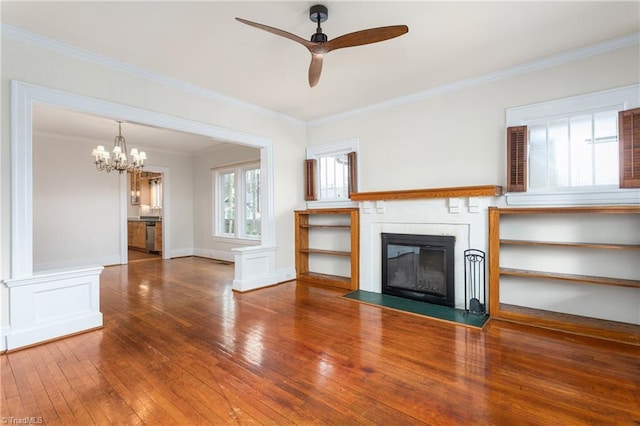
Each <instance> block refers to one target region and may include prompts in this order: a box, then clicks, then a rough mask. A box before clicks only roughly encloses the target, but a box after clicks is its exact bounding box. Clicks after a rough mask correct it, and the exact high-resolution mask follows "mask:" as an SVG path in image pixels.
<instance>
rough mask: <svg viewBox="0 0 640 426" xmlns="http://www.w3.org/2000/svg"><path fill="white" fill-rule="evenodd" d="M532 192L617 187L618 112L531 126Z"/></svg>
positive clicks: (530, 174) (547, 121)
mask: <svg viewBox="0 0 640 426" xmlns="http://www.w3.org/2000/svg"><path fill="white" fill-rule="evenodd" d="M528 132H529V134H528V139H529V189H531V190H541V189H542V190H553V189H556V188H567V187H586V186H598V185H617V183H618V111H615V110H613V111H601V112H596V113H590V114H579V115H574V116H568V117H566V116H565V117H558V118H554V119H551V120H545V121H543V122H541V123H535V124H530V125H529V126H528Z"/></svg>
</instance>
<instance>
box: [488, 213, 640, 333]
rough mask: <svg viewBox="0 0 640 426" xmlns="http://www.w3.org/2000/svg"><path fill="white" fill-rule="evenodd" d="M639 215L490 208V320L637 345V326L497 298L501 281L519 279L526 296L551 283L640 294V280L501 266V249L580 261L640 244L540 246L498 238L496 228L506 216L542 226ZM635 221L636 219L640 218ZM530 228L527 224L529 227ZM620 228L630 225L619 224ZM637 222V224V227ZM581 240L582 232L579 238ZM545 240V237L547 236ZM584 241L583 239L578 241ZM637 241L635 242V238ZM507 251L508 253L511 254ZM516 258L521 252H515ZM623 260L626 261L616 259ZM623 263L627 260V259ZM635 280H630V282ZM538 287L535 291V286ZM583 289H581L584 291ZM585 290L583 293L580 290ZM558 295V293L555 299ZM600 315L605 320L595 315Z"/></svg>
mask: <svg viewBox="0 0 640 426" xmlns="http://www.w3.org/2000/svg"><path fill="white" fill-rule="evenodd" d="M583 214H589V215H598V216H600V215H605V216H608V215H636V216H637V215H640V207H639V206H585V207H546V208H540V207H536V208H498V207H490V208H489V313H490V315H491V317H492V318H494V319H500V320H506V321H512V322H518V323H523V324H528V325H533V326H538V327H544V328H550V329H555V330H560V331H564V332H569V333H574V334H580V335H587V336H593V337H598V338H603V339H608V340H615V341H620V342H624V343H631V344H634V345H640V325H637V324H632V323H626V322H624V323H623V322H618V321H611V320H604V319H600V318H593V317H587V316H580V315H571V314H566V313H562V312H552V311H548V310H544V309H537V308H533V307H525V306H516V305H513V304H506V303H502V302H501V299H500V281H501V277H524V278H526V279H527V280H526V281H524V280H521V282H519V284H518V285H524V286H527V287H528V288H529V291H536V288H537V287H536V284H542V283H543V282H550V281H554V280H556V281H568V282H572V283H576V284H584V285H593V284H595V285H603V286H614V287H626V288H631V289H638V290H640V281H638V280H636V279H622V278H615V277H611V276H607V277H605V276H592V275H577V274H568V273H558V272H550V271H534V270H529V269H520V268H509V267H505V265H501V264H500V261H501V255H500V251H501V249H504V250H508V249H509V246H522V248H521V249H519V250H522V251H523V252H522V253H521V255H522V256H525V255H526V253H529V254H531V253H533V251H527V250H529V249H532V248H535V249H536V251H539V250H538V249H540V250H543V249H544V248H549V249H557V248H563V249H566V250H563V251H562V252H558V255H559V256H569V259H571V258H572V256H573V258H574V259H575V258H579V257H580V256H581V255H582V253H584V252H585V251H588V250H611V251H615V250H621V251H633V250H640V244H637V243H635V241H633V243H631V244H627V243H617V242H613V241H612V242H600V241H598V242H591V241H542V240H543V238H541V240H535V239H531V240H523V239H501V238H500V224H501V221H503V220H504V217H505V216H510V215H535V216H534V217H533V218H531V219H532V220H535V223H537V224H540V223H545V221H547V220H551V218H552V217H554V216H555V217H558V216H560V217H561V218H565V217H566V218H574V217H576V216H575V215H583ZM609 217H610V218H611V220H612V221H613V220H615V216H609ZM639 217H640V216H639ZM518 223H519V225H518V226H519V227H520V226H527V225H526V223H525V222H522V223H520V222H518ZM528 223H531V222H528ZM624 223H629V222H628V221H627V222H624ZM638 223H640V221H639V222H638ZM581 234H582V235H585V234H584V233H581ZM546 238H549V236H546ZM583 238H584V237H583ZM635 240H636V241H637V238H636V239H635ZM514 253H515V252H514V251H511V254H514ZM519 255H520V253H519ZM620 258H621V259H623V258H624V259H628V257H622V256H621V257H620ZM627 261H628V260H627ZM633 278H635V277H633ZM544 287H545V291H547V292H549V294H547V295H546V296H547V297H550V298H552V297H553V290H552V288H553V287H550V286H548V285H547V286H544ZM538 288H539V287H538ZM585 289H586V287H585ZM585 291H587V290H585ZM560 296H561V294H560ZM596 316H604V315H596Z"/></svg>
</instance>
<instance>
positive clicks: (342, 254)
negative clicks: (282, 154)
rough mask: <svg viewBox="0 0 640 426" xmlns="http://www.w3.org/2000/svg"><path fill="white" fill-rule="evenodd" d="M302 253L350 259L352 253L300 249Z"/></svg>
mask: <svg viewBox="0 0 640 426" xmlns="http://www.w3.org/2000/svg"><path fill="white" fill-rule="evenodd" d="M300 253H310V254H325V255H327V256H346V257H350V256H351V252H350V251H338V250H323V249H311V248H309V249H300Z"/></svg>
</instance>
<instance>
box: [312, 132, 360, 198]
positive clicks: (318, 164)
mask: <svg viewBox="0 0 640 426" xmlns="http://www.w3.org/2000/svg"><path fill="white" fill-rule="evenodd" d="M357 151H358V140H357V139H349V140H345V141H341V142H337V143H331V144H326V145H319V146H314V147H310V148H308V149H307V160H306V162H305V179H306V181H305V200H306V201H307V202H308V203H309V204H310V205H318V206H320V205H321V206H323V207H329V206H336V207H339V206H345V205H349V204H351V201H350V200H349V197H350V194H351V193H352V192H356V191H357V186H358V185H357V182H358V172H357V168H358V164H357Z"/></svg>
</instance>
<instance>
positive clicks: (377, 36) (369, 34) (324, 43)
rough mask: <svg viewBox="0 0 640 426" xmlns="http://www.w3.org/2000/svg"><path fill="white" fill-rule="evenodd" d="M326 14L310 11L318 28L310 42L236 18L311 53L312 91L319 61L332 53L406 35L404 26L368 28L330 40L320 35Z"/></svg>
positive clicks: (314, 8) (324, 10)
mask: <svg viewBox="0 0 640 426" xmlns="http://www.w3.org/2000/svg"><path fill="white" fill-rule="evenodd" d="M328 17H329V11H328V9H327V7H326V6H323V5H320V4H318V5H315V6H312V7H311V9H309V19H311V21H313V22H316V23H317V25H318V27H317V28H316V32H315V34H313V35H311V41H308V40H305V39H303V38H302V37H298V36H297V35H295V34H291V33H288V32H286V31H283V30H280V29H278V28H273V27H269V26H267V25H263V24H258V23H257V22H251V21H247V20H246V19H242V18H236V20H238V21H240V22H242V23H243V24H247V25H250V26H252V27H256V28H259V29H261V30H264V31H267V32H270V33H273V34H275V35H279V36H281V37H284V38H288V39H289V40H293V41H295V42H298V43H300V44H301V45H303V46H304V47H306V48H307V49H309V52H311V65H310V66H309V86H311V87H314V86H315V85H316V84H318V80H320V72H321V71H322V59H323V57H324V55H325V54H326V53H329V52H331V51H332V50H336V49H342V48H345V47H354V46H362V45H365V44H371V43H377V42H379V41H384V40H389V39H391V38H395V37H398V36H401V35H403V34H406V33H407V32H408V31H409V27H407V26H406V25H392V26H388V27H378V28H370V29H368V30H361V31H356V32H354V33H349V34H345V35H342V36H340V37H336V38H334V39H331V40H329V39H328V37H327V35H326V34H324V33H323V32H322V28H321V27H320V23H321V22H324V21H326V20H327V18H328Z"/></svg>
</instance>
